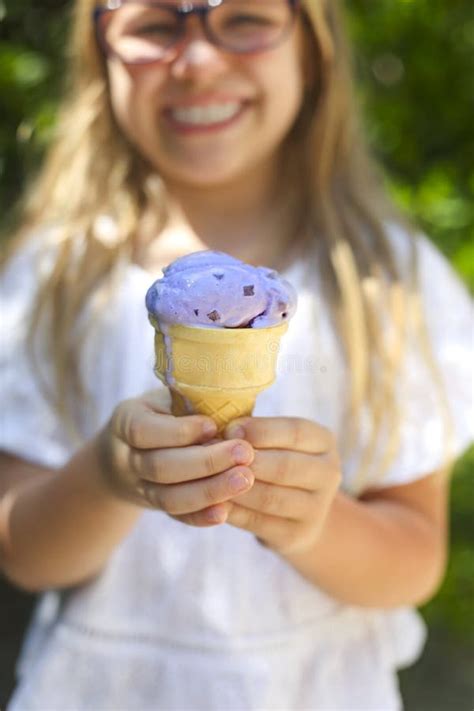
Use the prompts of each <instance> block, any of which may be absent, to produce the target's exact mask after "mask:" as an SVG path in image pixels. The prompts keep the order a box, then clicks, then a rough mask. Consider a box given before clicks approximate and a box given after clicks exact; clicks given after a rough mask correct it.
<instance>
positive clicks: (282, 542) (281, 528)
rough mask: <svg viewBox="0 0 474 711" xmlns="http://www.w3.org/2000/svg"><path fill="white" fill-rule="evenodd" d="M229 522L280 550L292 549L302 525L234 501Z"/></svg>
mask: <svg viewBox="0 0 474 711" xmlns="http://www.w3.org/2000/svg"><path fill="white" fill-rule="evenodd" d="M227 523H230V524H231V525H232V526H235V527H236V528H241V529H243V530H244V531H250V533H253V534H254V535H255V536H257V538H260V539H261V540H262V541H264V542H265V544H267V545H268V546H270V547H271V548H275V549H276V550H279V551H282V552H283V551H285V550H291V548H292V546H293V545H294V543H295V541H296V540H297V535H298V533H299V528H300V526H299V525H298V524H295V522H294V521H291V520H289V519H286V518H282V517H281V516H272V515H270V514H264V513H261V512H258V511H253V510H251V509H247V508H244V507H243V506H241V505H240V504H239V503H237V502H233V504H232V508H231V509H230V511H229V514H228V516H227Z"/></svg>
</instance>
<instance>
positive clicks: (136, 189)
mask: <svg viewBox="0 0 474 711" xmlns="http://www.w3.org/2000/svg"><path fill="white" fill-rule="evenodd" d="M94 4H95V2H94V0H77V1H76V5H75V11H74V22H73V25H72V37H71V43H70V47H71V74H70V86H69V92H68V95H67V97H66V98H65V99H64V101H63V104H62V109H61V111H60V114H59V120H58V127H57V135H56V138H55V140H54V142H53V144H52V146H51V148H50V151H49V154H48V157H47V160H46V162H45V165H44V167H43V170H42V172H41V173H40V175H39V177H38V179H37V181H36V183H35V184H34V186H33V190H32V191H31V193H30V195H29V198H28V200H27V202H26V207H25V216H24V221H23V225H22V229H21V230H20V235H19V237H18V239H17V240H16V244H18V243H19V242H20V241H21V239H22V236H25V235H27V234H30V233H31V231H32V230H33V229H34V228H35V227H37V226H38V225H40V224H57V225H61V226H62V227H61V238H60V240H58V251H57V258H56V260H55V265H54V269H53V271H52V273H51V274H50V276H49V278H48V279H47V281H46V282H45V283H44V284H42V285H41V287H40V290H39V295H38V299H37V303H36V306H35V312H34V314H33V317H32V325H31V332H30V336H31V338H30V343H31V346H32V352H34V348H33V343H34V338H35V332H36V328H37V325H38V324H40V323H41V324H43V323H44V321H43V318H44V315H45V314H48V329H49V336H50V337H49V339H48V341H49V344H50V349H51V352H50V359H51V360H52V362H53V364H54V372H55V383H54V387H53V388H51V389H50V393H49V394H50V397H51V398H52V399H53V401H54V404H55V406H56V408H57V409H58V411H59V412H60V413H61V414H63V415H67V416H69V419H71V418H70V416H71V412H72V411H73V407H72V405H73V403H74V401H75V400H77V398H84V397H86V393H85V391H84V388H83V386H82V383H81V379H80V377H79V366H78V363H79V361H78V354H79V353H80V344H81V342H82V340H83V338H84V333H83V331H82V330H81V329H80V328H76V329H74V328H72V327H71V326H72V325H74V324H76V325H78V323H79V316H80V314H81V312H82V310H83V307H84V305H85V303H86V302H88V303H90V300H91V298H94V297H95V296H97V294H98V293H99V292H101V290H104V289H106V288H107V287H109V288H113V285H114V276H117V270H118V269H119V268H120V265H123V264H124V263H127V262H128V261H130V260H133V259H134V255H135V252H136V250H137V249H138V248H139V244H138V226H139V222H140V217H141V215H143V212H144V209H145V207H147V206H148V207H149V206H150V205H151V204H153V205H155V206H156V205H159V206H160V210H161V213H160V214H157V215H156V219H157V224H158V225H159V224H163V220H164V219H165V203H164V200H163V199H161V200H160V182H159V180H157V178H156V175H155V174H154V172H153V170H152V168H151V167H150V166H149V165H148V164H147V162H146V160H145V159H144V158H143V157H141V156H140V155H139V154H138V153H137V152H136V151H135V150H134V149H133V148H132V147H131V146H130V145H129V144H128V143H127V141H126V139H125V138H124V137H123V135H122V134H121V133H120V131H119V129H118V127H117V125H116V122H115V119H114V115H113V112H112V109H111V105H110V101H109V94H108V87H107V76H106V70H105V66H104V60H103V57H102V56H101V54H100V52H99V50H98V47H97V43H96V39H95V35H94V30H93V26H92V22H91V11H92V8H93V6H94ZM303 8H304V23H305V30H306V35H307V38H308V43H309V45H308V46H309V47H310V51H311V55H312V56H311V61H312V64H313V65H314V62H315V54H316V55H317V58H318V60H319V66H318V67H316V68H315V69H314V67H313V69H314V73H315V76H313V77H312V81H311V83H310V84H309V85H308V87H307V92H306V96H305V100H304V105H303V107H302V110H301V114H300V116H299V118H298V120H297V122H296V125H295V127H294V129H293V131H292V133H291V135H290V136H289V138H288V141H287V143H286V145H287V146H289V147H290V148H291V150H290V152H289V154H288V163H287V164H288V165H289V173H290V171H291V164H292V165H293V166H295V170H294V175H295V176H298V179H299V180H300V187H301V194H302V195H303V197H304V202H305V207H306V210H305V214H308V216H309V217H308V221H309V225H308V226H309V227H310V229H311V232H312V234H313V235H314V236H315V237H316V236H317V245H316V246H317V252H318V261H317V263H318V267H319V269H320V273H321V276H322V278H323V282H324V286H325V291H326V296H327V301H328V304H329V305H330V310H331V313H332V317H333V320H334V323H335V325H336V332H337V333H338V335H339V338H340V342H341V346H342V348H343V352H344V355H345V361H346V364H347V371H348V374H349V378H350V395H349V397H348V402H347V410H346V413H345V424H344V428H343V430H344V432H345V435H346V436H345V438H344V441H343V442H342V443H341V446H342V448H343V452H344V453H346V454H348V453H349V452H354V451H355V449H356V448H357V446H358V438H359V427H360V423H361V419H362V417H363V415H364V413H365V416H368V418H369V421H370V423H371V434H370V436H369V437H368V441H367V442H366V446H365V447H364V449H363V451H362V452H361V453H360V462H359V469H358V474H357V477H356V480H355V482H354V484H353V488H354V490H356V491H360V490H362V488H363V487H364V482H365V481H367V477H368V475H369V472H370V471H371V470H372V471H373V470H374V467H375V469H376V471H377V472H378V476H379V477H380V478H381V477H382V476H383V473H384V472H385V471H387V469H388V467H389V466H390V463H391V462H392V461H393V459H394V458H395V455H396V452H397V447H398V445H399V441H400V437H399V434H400V423H401V415H402V413H401V412H400V411H399V406H398V399H397V397H396V383H397V378H398V376H399V375H400V372H401V367H402V364H403V360H404V353H405V346H406V338H407V333H408V329H409V323H410V321H411V322H412V325H411V326H410V338H413V337H414V336H416V337H417V339H418V343H419V346H420V349H421V351H422V352H423V354H424V357H425V361H426V363H427V364H428V366H429V367H430V369H431V372H432V373H433V377H434V380H435V382H437V383H438V386H439V388H438V390H439V393H440V398H441V400H442V408H441V409H442V412H443V413H444V416H445V421H446V423H448V408H447V406H446V400H445V395H444V391H443V388H442V384H441V380H440V377H439V374H438V373H437V369H436V365H435V363H434V359H433V356H432V353H431V349H430V344H429V339H428V337H427V332H426V328H425V325H424V319H423V316H422V311H421V305H420V299H419V295H418V289H417V285H416V273H417V264H416V249H415V247H416V241H415V239H414V235H413V232H412V231H411V230H410V228H409V226H408V225H405V230H406V232H407V234H408V235H411V238H410V242H411V259H410V260H409V261H410V263H411V266H412V269H411V273H410V274H408V275H407V274H406V273H405V272H404V271H403V274H402V270H401V268H400V265H399V263H398V261H397V258H396V255H395V254H394V251H393V248H392V245H391V240H390V239H389V236H387V228H388V225H389V223H390V222H391V221H396V222H398V223H400V221H401V219H402V218H401V217H400V216H399V215H398V214H397V213H396V211H395V209H394V208H393V207H392V205H391V204H390V202H389V200H388V199H387V197H386V195H385V193H384V191H383V189H382V188H381V187H380V186H381V183H382V181H381V177H380V175H379V174H378V172H377V170H376V168H375V166H374V163H373V162H372V160H371V158H370V155H369V151H368V149H367V147H366V145H365V142H364V139H363V132H362V131H361V129H360V126H359V122H358V119H357V111H356V108H355V100H354V96H353V80H352V76H351V58H350V55H349V50H348V45H347V42H346V39H345V32H344V26H343V20H342V17H341V8H340V7H339V2H337V1H336V0H330V2H327V1H326V2H323V1H322V0H318V1H317V2H315V1H313V0H303ZM99 147H100V149H99ZM296 167H297V169H296ZM104 215H108V216H110V217H111V218H112V219H113V222H114V224H115V226H116V227H115V229H116V236H117V239H116V240H115V241H114V243H113V244H109V245H107V244H104V243H103V241H102V240H101V239H100V234H99V231H100V230H99V228H98V225H100V220H101V219H103V216H104ZM79 235H80V238H81V249H80V250H79V251H78V248H77V245H78V239H79V237H78V236H79ZM91 295H93V297H91ZM101 303H102V304H103V303H106V299H105V301H101V300H100V299H96V308H98V309H100V308H104V307H103V306H101ZM409 314H410V316H411V317H413V315H414V314H416V316H417V318H416V323H414V322H413V318H411V319H409ZM387 323H388V324H389V325H390V328H389V329H388V330H387V329H386V327H385V325H386V324H387ZM387 333H390V338H388V337H387ZM443 398H444V399H443ZM447 427H448V424H447ZM381 437H383V438H384V442H385V444H384V447H383V451H382V453H380V452H378V453H377V450H378V449H379V445H380V438H381ZM449 460H450V458H449V456H447V458H446V462H447V463H448V462H449Z"/></svg>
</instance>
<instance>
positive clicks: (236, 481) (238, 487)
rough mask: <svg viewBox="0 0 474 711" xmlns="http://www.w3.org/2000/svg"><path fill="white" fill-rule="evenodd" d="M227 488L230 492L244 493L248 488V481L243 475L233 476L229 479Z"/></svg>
mask: <svg viewBox="0 0 474 711" xmlns="http://www.w3.org/2000/svg"><path fill="white" fill-rule="evenodd" d="M229 486H230V488H231V491H233V492H234V493H237V492H238V491H245V490H246V489H248V488H249V487H250V481H249V480H248V479H247V477H245V476H244V475H243V474H233V475H232V476H231V477H230V479H229Z"/></svg>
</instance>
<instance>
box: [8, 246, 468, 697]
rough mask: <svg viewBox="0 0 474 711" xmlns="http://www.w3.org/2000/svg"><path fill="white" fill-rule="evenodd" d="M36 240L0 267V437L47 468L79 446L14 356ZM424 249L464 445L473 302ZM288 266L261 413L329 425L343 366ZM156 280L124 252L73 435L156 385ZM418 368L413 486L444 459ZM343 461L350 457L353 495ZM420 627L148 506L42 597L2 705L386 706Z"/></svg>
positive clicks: (402, 472) (408, 449) (399, 466)
mask: <svg viewBox="0 0 474 711" xmlns="http://www.w3.org/2000/svg"><path fill="white" fill-rule="evenodd" d="M394 239H395V241H398V243H399V245H400V246H402V245H403V241H404V239H405V238H404V235H403V233H401V232H394ZM33 251H34V250H33ZM402 251H403V247H402ZM31 252H32V250H31V249H26V250H25V251H24V252H23V253H21V254H20V255H19V256H18V257H17V258H16V259H15V260H14V262H13V263H12V264H11V265H10V267H9V269H8V270H7V272H6V273H5V274H4V275H3V277H2V282H1V298H2V304H1V305H2V314H3V317H2V327H3V334H2V341H1V351H0V361H1V378H0V381H1V382H0V401H1V402H2V415H1V422H0V447H1V448H2V449H5V450H7V451H9V452H13V453H15V454H17V455H19V456H21V457H24V458H26V459H28V460H31V461H33V462H37V463H40V464H43V465H49V466H52V467H56V466H61V465H62V464H64V462H66V461H67V460H68V458H69V457H70V456H71V454H72V452H73V449H74V446H73V445H72V444H71V442H70V441H69V440H68V436H67V433H66V432H65V431H64V429H63V428H62V426H61V422H59V421H58V419H57V418H56V417H55V416H54V413H53V412H52V411H51V409H50V407H49V406H48V404H47V403H46V402H45V401H44V398H43V397H42V395H41V393H40V391H39V390H38V388H37V387H36V385H35V382H34V379H33V378H32V375H31V369H30V367H29V366H28V364H27V361H26V359H25V358H24V324H25V314H26V311H27V309H28V307H29V305H30V303H31V299H32V298H33V288H34V282H35V279H34V273H33V271H32V263H31V262H32V255H31ZM420 254H421V273H422V285H423V294H424V298H425V301H426V307H427V310H428V317H429V325H430V330H431V335H432V338H433V340H434V346H435V352H436V355H437V358H438V362H439V363H440V365H441V368H442V372H443V374H444V378H445V381H446V382H447V384H448V389H449V397H450V404H451V408H452V414H453V416H454V420H455V425H456V438H457V439H456V452H457V453H460V452H461V451H462V450H463V449H465V447H466V446H467V445H468V444H469V442H470V441H471V439H472V431H470V429H469V425H468V423H469V422H472V394H471V389H470V388H471V384H472V382H471V371H470V368H471V362H472V325H473V322H472V305H471V300H470V298H469V295H468V293H467V292H466V290H465V289H464V287H463V286H462V285H461V283H460V281H459V280H458V279H457V278H456V276H455V275H454V273H453V272H452V270H451V268H450V267H449V265H448V264H447V262H446V261H445V260H444V259H443V258H442V257H441V255H440V254H439V253H438V252H437V251H436V250H435V249H434V248H433V247H432V245H431V244H430V243H429V242H428V241H427V240H425V239H424V238H423V239H422V240H421V242H420ZM284 276H285V277H286V278H288V279H289V280H290V281H291V282H292V283H293V285H294V286H295V287H296V289H297V291H298V296H299V305H298V310H297V313H296V315H295V317H294V318H293V320H292V321H291V323H290V327H289V330H288V333H287V334H286V336H285V337H284V339H283V342H282V348H281V352H280V356H279V361H278V377H277V380H276V382H275V383H274V385H273V386H272V387H271V388H270V389H269V390H267V391H266V392H264V393H263V394H261V395H260V396H259V398H258V402H257V406H256V409H255V413H254V414H255V415H261V416H262V415H267V416H278V415H281V416H299V417H305V418H309V419H314V420H316V421H318V422H320V423H322V424H324V425H326V426H328V427H330V428H331V429H332V430H333V431H334V432H335V433H336V434H337V433H338V428H339V427H340V419H341V410H340V407H341V403H342V402H343V396H344V392H345V387H346V386H345V376H344V372H345V371H344V365H343V362H342V359H341V354H340V351H339V348H338V345H337V341H336V339H335V337H334V333H333V331H332V327H331V324H330V322H329V319H328V318H327V314H326V310H325V308H324V307H323V305H322V301H321V295H320V287H319V284H318V279H317V277H316V275H315V270H314V267H311V265H310V264H309V263H308V262H306V263H303V262H298V263H295V264H293V265H292V267H291V268H290V269H289V270H288V271H287V272H285V273H284ZM151 281H152V279H151V278H150V275H149V274H147V273H146V272H144V271H142V270H141V269H140V268H138V267H136V266H130V267H128V269H127V274H126V278H125V279H124V281H123V284H122V287H121V289H120V291H119V293H118V294H117V297H116V300H115V301H114V303H112V304H111V306H110V308H108V310H107V314H106V316H105V317H104V319H103V321H102V322H101V324H100V328H99V327H98V328H97V329H96V331H95V332H94V333H93V334H92V335H91V336H90V338H89V340H88V342H87V344H86V348H85V355H84V361H83V367H84V373H85V374H86V377H87V381H88V383H89V384H90V385H91V386H92V391H93V392H94V394H95V399H96V403H95V404H96V407H97V419H96V421H95V422H94V421H93V417H92V414H91V415H90V416H88V417H86V418H85V424H84V428H83V429H84V432H83V434H84V438H87V437H89V436H91V435H92V434H93V433H94V431H95V430H96V428H97V426H98V425H100V424H102V423H104V422H105V421H106V420H107V419H108V417H109V416H110V413H111V411H112V409H113V408H114V406H115V405H116V403H118V402H119V401H121V400H123V399H124V398H128V397H131V396H134V395H138V394H140V393H142V392H143V391H145V390H148V389H150V388H154V387H155V388H156V387H160V384H159V383H158V381H157V380H156V379H155V376H154V374H153V332H152V329H151V327H150V325H149V323H148V321H147V316H146V313H145V308H144V296H145V292H146V289H147V288H148V286H149V285H150V283H151ZM309 324H311V326H309ZM411 369H412V370H413V371H414V372H413V379H412V380H411V383H412V385H411V386H410V385H407V386H406V389H405V390H404V392H403V397H404V398H406V401H407V402H409V407H408V408H407V409H406V412H405V419H404V422H403V432H402V445H401V447H400V452H399V456H398V457H397V460H396V461H395V462H394V464H393V465H392V467H391V468H390V471H389V472H388V474H387V476H386V477H385V479H384V480H383V483H381V484H379V485H380V486H391V485H396V484H404V483H409V482H411V481H413V480H415V479H417V478H420V477H422V476H423V475H426V474H427V473H429V472H431V471H433V470H435V469H436V468H437V467H438V466H439V464H440V461H441V456H442V454H441V448H440V446H439V440H440V437H439V432H440V427H441V425H440V417H439V415H438V414H437V411H436V401H435V400H433V399H432V388H431V387H430V385H429V383H428V382H427V381H426V375H424V371H423V370H422V369H421V367H418V366H417V364H416V362H415V361H413V362H412V364H411ZM423 378H424V380H423ZM353 470H354V466H353V462H351V461H346V462H344V484H343V486H344V488H345V490H346V491H347V492H349V493H351V476H352V474H353ZM356 564H357V562H356V561H354V565H356ZM424 640H425V629H424V626H423V623H422V621H421V618H420V617H419V615H418V613H417V612H416V611H414V610H411V609H407V608H400V609H395V610H390V611H385V610H382V609H367V608H359V607H356V606H350V605H345V604H341V603H340V602H338V601H337V600H335V599H333V598H331V597H330V596H328V595H326V594H325V593H324V592H323V591H322V590H320V589H318V588H317V587H315V586H313V585H311V584H310V583H309V582H307V581H306V580H305V579H304V578H303V577H301V576H300V575H299V574H298V573H297V572H296V571H295V570H294V569H292V568H291V567H290V566H289V565H288V564H287V563H286V562H285V561H284V560H283V559H281V558H280V557H279V556H278V555H276V554H274V553H272V552H271V551H270V550H268V549H265V548H263V547H262V546H261V545H259V544H258V542H257V541H256V540H255V538H254V537H253V536H252V535H251V534H249V533H247V532H244V531H241V530H238V529H236V528H233V527H231V526H229V525H223V526H219V527H215V528H209V529H197V528H193V527H188V526H186V525H183V524H181V523H179V522H177V521H175V520H173V519H171V518H169V517H168V516H166V515H165V514H163V513H161V512H153V511H146V512H145V513H144V514H143V516H142V517H141V519H140V520H139V522H138V524H137V525H136V527H135V529H134V530H133V531H132V533H131V534H130V535H129V536H128V537H127V538H126V539H125V540H124V541H123V542H122V544H121V545H120V546H119V547H118V548H117V549H116V551H115V552H114V553H113V555H112V556H111V558H110V561H109V563H108V565H107V566H106V568H105V569H104V571H103V572H102V574H101V575H100V576H99V577H98V578H97V579H95V580H94V581H93V582H91V583H89V584H87V585H84V586H82V587H79V588H75V589H73V590H70V591H66V592H62V593H61V594H58V593H56V592H54V591H51V592H49V593H46V594H45V595H43V597H42V599H41V602H40V604H39V607H38V609H37V613H36V615H35V619H34V620H33V623H32V624H31V627H30V630H29V634H28V636H27V640H26V643H25V646H24V650H23V654H22V658H21V663H20V665H19V684H18V687H17V690H16V692H15V694H14V696H13V698H12V700H11V701H10V704H9V706H8V711H172V710H173V711H267V710H270V709H280V710H281V711H290V710H294V711H302V710H303V709H305V710H311V711H316V710H317V711H330V710H334V711H349V710H350V709H357V710H358V711H370V710H374V711H392V710H395V709H400V708H401V700H400V694H399V691H398V683H397V674H396V670H397V669H398V668H401V667H403V666H407V665H409V664H412V663H413V662H414V661H415V660H416V659H417V658H418V656H419V655H420V652H421V650H422V647H423V644H424Z"/></svg>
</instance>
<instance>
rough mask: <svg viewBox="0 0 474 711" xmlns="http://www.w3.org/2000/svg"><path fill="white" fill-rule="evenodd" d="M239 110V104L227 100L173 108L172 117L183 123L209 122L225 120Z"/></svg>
mask: <svg viewBox="0 0 474 711" xmlns="http://www.w3.org/2000/svg"><path fill="white" fill-rule="evenodd" d="M239 110H240V104H238V103H236V102H229V103H226V104H209V105H208V106H190V107H186V108H184V107H183V108H179V109H173V111H172V115H173V118H174V119H176V120H177V121H182V122H183V123H192V124H196V125H198V124H211V123H220V122H221V121H227V120H228V119H230V118H232V116H235V115H236V114H237V112H238V111H239Z"/></svg>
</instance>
